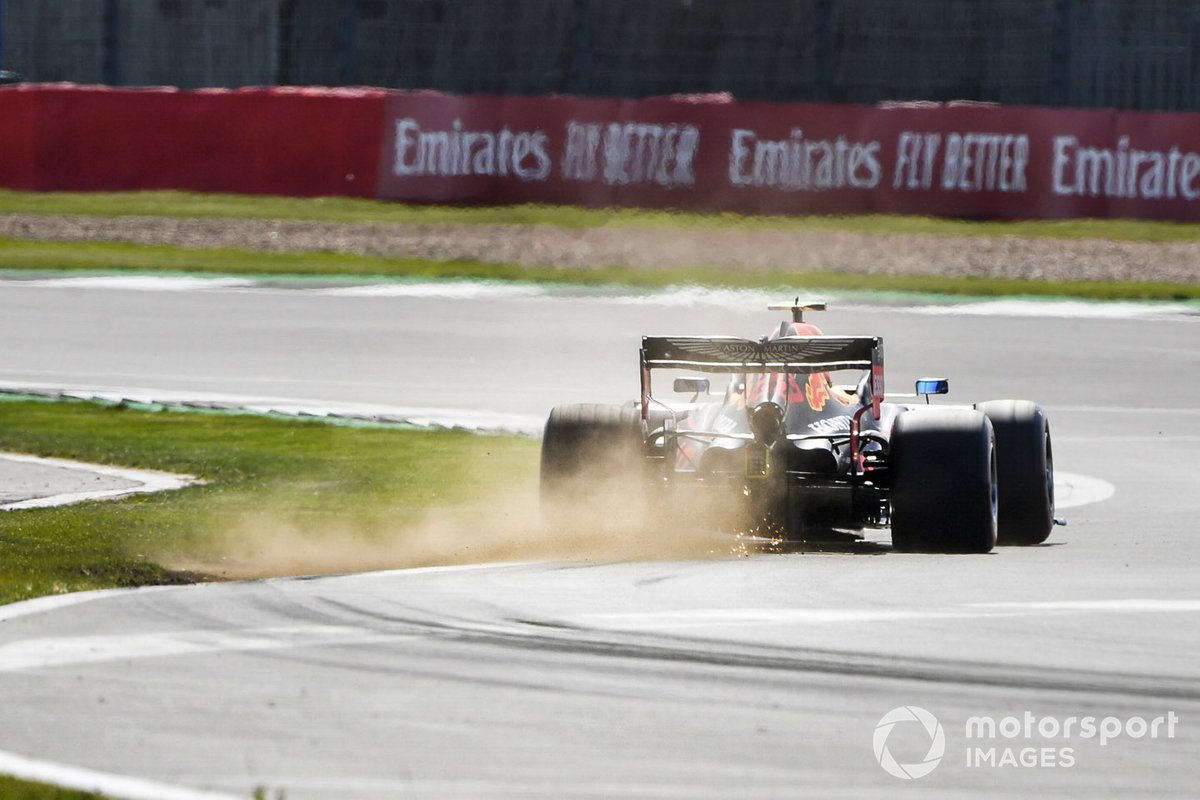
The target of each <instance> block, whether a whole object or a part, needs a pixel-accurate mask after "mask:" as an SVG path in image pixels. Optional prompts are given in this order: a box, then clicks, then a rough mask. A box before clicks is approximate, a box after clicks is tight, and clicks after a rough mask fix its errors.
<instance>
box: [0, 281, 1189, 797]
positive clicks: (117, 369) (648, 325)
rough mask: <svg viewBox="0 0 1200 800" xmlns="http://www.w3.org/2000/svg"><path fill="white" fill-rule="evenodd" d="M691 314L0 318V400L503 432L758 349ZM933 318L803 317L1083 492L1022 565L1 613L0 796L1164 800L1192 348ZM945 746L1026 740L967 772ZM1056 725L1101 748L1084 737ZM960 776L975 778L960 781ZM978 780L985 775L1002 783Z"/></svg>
mask: <svg viewBox="0 0 1200 800" xmlns="http://www.w3.org/2000/svg"><path fill="white" fill-rule="evenodd" d="M443 293H444V292H443ZM427 294H428V293H427ZM436 294H437V292H433V293H432V295H436ZM710 299H711V300H712V302H708V301H703V302H700V303H698V304H697V303H691V304H689V303H685V302H683V298H680V297H660V298H658V299H656V300H653V301H645V300H638V299H636V298H630V297H626V298H613V297H607V298H606V297H598V296H593V295H589V296H581V297H563V296H554V297H547V296H542V295H537V296H521V295H519V294H517V293H509V294H507V295H506V293H504V292H500V293H494V294H485V295H482V296H476V295H472V294H471V293H470V292H467V291H464V292H463V293H462V296H455V297H438V296H421V297H417V296H411V295H410V296H405V295H404V294H400V295H396V296H352V295H348V294H345V293H343V294H329V293H321V292H318V291H315V290H304V291H301V290H235V289H224V290H214V291H179V292H167V291H144V290H142V289H117V288H110V289H97V288H87V289H83V288H77V286H76V285H72V284H61V285H50V284H46V285H28V284H27V285H19V284H17V283H13V282H6V283H4V284H3V285H2V286H0V335H2V336H3V337H4V341H5V343H6V347H5V358H4V360H3V365H2V366H0V381H2V382H3V383H5V384H8V385H16V384H21V383H27V384H38V385H42V386H46V385H62V386H73V387H80V386H91V387H108V388H110V389H114V388H115V389H120V388H129V387H134V388H137V389H139V390H143V389H149V390H152V391H153V390H158V391H162V392H182V393H187V392H195V393H202V394H226V395H238V396H247V397H251V396H254V397H263V396H270V397H282V398H304V399H306V400H313V401H324V402H329V403H338V402H371V403H379V404H389V405H394V406H397V407H419V408H424V409H443V410H448V411H455V412H460V413H461V412H468V413H478V414H480V415H481V416H486V412H503V413H504V414H508V415H515V416H516V417H520V418H529V419H534V420H536V419H537V418H539V417H541V416H543V415H544V414H545V412H546V411H547V410H548V408H549V406H550V405H551V404H553V403H558V402H572V401H583V400H597V401H605V400H613V401H620V400H624V399H627V398H629V397H630V396H631V395H632V394H634V393H635V391H636V380H637V375H636V346H637V338H638V336H639V335H641V334H643V333H696V334H706V333H729V334H737V335H746V336H757V335H761V334H762V333H765V332H766V331H767V330H769V329H770V327H771V326H772V325H773V324H775V322H776V320H777V318H778V315H777V314H771V313H768V312H765V311H762V310H760V309H761V303H760V302H759V301H758V299H753V302H749V301H748V299H747V298H745V297H742V298H735V297H727V298H719V297H718V298H710ZM735 302H737V303H742V305H735ZM951 310H955V309H951ZM961 310H962V309H957V311H961ZM976 310H979V309H976ZM945 311H946V309H941V310H940V311H939V310H938V309H925V310H920V311H914V310H913V309H906V308H893V309H867V308H865V307H861V306H859V307H852V308H846V307H845V306H843V307H842V308H840V309H839V308H838V307H837V306H836V305H835V306H834V310H832V311H830V312H828V313H827V314H825V315H824V316H822V317H821V318H820V324H822V326H823V327H824V328H825V329H826V330H827V331H829V332H838V333H871V334H882V335H883V336H884V337H885V339H886V341H887V358H888V380H889V384H890V386H891V388H893V389H894V390H895V389H898V388H899V389H904V388H905V387H907V386H910V385H911V383H909V382H910V381H911V379H913V378H915V377H917V376H919V375H925V374H938V375H948V376H949V377H950V378H951V385H952V391H953V395H952V396H953V397H955V398H957V399H958V400H960V401H969V400H976V399H989V398H994V397H1012V396H1018V397H1029V398H1033V399H1037V400H1039V401H1040V402H1042V403H1043V405H1044V406H1045V407H1046V408H1047V409H1048V412H1049V415H1050V419H1051V424H1052V427H1053V433H1054V437H1055V451H1056V453H1055V454H1056V462H1057V465H1058V468H1059V469H1060V470H1063V471H1067V472H1070V473H1075V474H1083V475H1087V476H1092V477H1093V478H1095V479H1099V481H1106V482H1108V483H1110V484H1112V486H1113V487H1115V493H1114V494H1113V495H1112V496H1111V497H1110V498H1108V499H1105V500H1103V501H1101V502H1093V503H1090V504H1087V505H1080V506H1078V507H1075V508H1066V509H1063V510H1062V512H1061V513H1062V515H1063V516H1066V517H1067V518H1068V520H1069V522H1070V525H1069V526H1068V527H1066V528H1057V529H1056V530H1055V532H1054V533H1053V535H1052V537H1051V540H1050V542H1049V543H1048V544H1047V545H1046V546H1042V547H1035V548H1001V549H998V550H997V551H996V552H994V553H993V554H990V555H986V556H930V555H901V554H896V553H892V552H890V551H888V550H886V548H884V549H882V550H881V551H878V552H871V551H867V552H843V553H793V554H782V555H779V554H776V555H761V556H754V557H750V558H728V559H717V560H709V561H700V562H693V563H662V562H657V563H627V564H593V563H586V562H585V563H567V564H561V563H560V564H509V565H490V566H481V567H466V568H449V569H432V570H418V571H400V572H388V573H375V574H368V575H361V576H343V577H330V578H318V579H309V580H274V581H265V582H251V583H237V584H221V585H207V586H199V587H184V588H174V587H172V588H168V589H159V590H149V591H136V592H125V593H113V594H103V595H99V596H96V597H82V598H70V599H67V600H66V601H61V600H49V601H45V602H39V601H34V603H32V604H25V605H18V606H13V607H9V608H8V609H6V610H4V609H0V620H3V622H2V624H0V708H2V709H3V711H2V712H0V718H2V719H3V720H4V724H3V725H0V751H3V752H2V753H0V771H4V770H5V769H14V767H13V766H12V765H17V766H21V765H24V767H25V768H27V767H29V765H31V764H32V765H34V766H37V765H39V764H40V765H41V766H44V767H46V768H47V769H48V770H50V772H51V773H52V772H53V769H54V766H55V765H71V766H74V767H81V768H86V769H89V770H95V771H98V772H100V773H104V774H109V775H121V776H137V777H139V778H143V779H146V780H149V781H152V782H154V783H152V784H150V786H151V787H152V789H151V791H152V790H153V787H159V788H160V789H163V790H164V791H165V787H166V786H173V787H190V788H192V789H198V790H209V791H213V792H219V793H227V794H231V795H234V796H242V797H245V796H248V795H249V794H250V792H252V791H253V789H254V788H255V787H259V786H262V787H267V788H268V789H269V790H270V791H272V792H274V791H275V790H276V789H282V790H284V791H285V792H286V796H287V797H288V798H307V797H314V798H344V797H362V798H373V797H609V796H630V797H680V798H682V797H688V798H691V797H712V798H726V797H772V798H774V797H809V796H812V797H863V796H889V797H890V796H906V795H911V796H919V797H931V796H934V797H939V796H940V797H964V796H978V797H1007V796H1018V795H1021V796H1034V795H1036V796H1065V795H1068V794H1069V795H1072V796H1076V797H1131V796H1143V797H1172V796H1173V797H1194V796H1195V793H1196V787H1197V786H1200V759H1198V758H1197V755H1198V747H1200V676H1198V674H1197V669H1196V664H1197V663H1200V582H1198V581H1197V575H1198V570H1197V567H1198V563H1197V556H1196V552H1195V549H1196V548H1195V545H1194V542H1193V536H1194V527H1195V520H1196V519H1197V518H1200V493H1198V492H1197V487H1198V485H1200V482H1198V481H1197V476H1198V475H1200V471H1198V470H1197V468H1196V466H1195V452H1196V449H1197V445H1200V410H1198V409H1197V403H1196V397H1197V396H1198V395H1200V348H1198V347H1197V345H1196V335H1197V332H1198V331H1200V328H1198V327H1197V322H1198V321H1197V319H1196V318H1195V317H1194V316H1187V315H1155V314H1150V315H1146V316H1138V315H1136V314H1135V315H1134V317H1133V318H1120V317H1122V314H1119V313H1114V314H1109V313H1108V312H1106V311H1102V312H1099V313H1101V314H1104V315H1105V316H1101V317H1096V316H1095V313H1096V312H1095V309H1094V308H1093V309H1091V310H1089V309H1087V308H1082V309H1081V308H1078V307H1068V308H1065V309H1064V308H1056V307H1051V306H1043V307H1041V309H1040V311H1038V313H1037V314H1033V315H1030V314H1027V312H1028V311H1029V309H1028V308H1016V307H1013V308H1010V309H1009V312H1010V313H998V312H1002V311H1004V307H1000V308H996V307H991V309H990V311H991V312H992V313H970V314H963V313H945ZM1091 499H1097V498H1096V497H1092V498H1091ZM484 524H486V523H484ZM902 706H918V707H921V708H923V709H927V710H928V711H929V712H931V713H932V714H933V715H934V716H936V718H937V720H938V721H939V722H940V724H941V726H942V729H943V736H944V757H943V759H942V761H941V763H940V765H938V766H937V767H936V769H934V770H933V771H932V772H930V773H929V774H928V775H926V776H925V777H921V778H919V779H915V780H903V779H899V778H896V777H893V776H891V775H889V774H887V773H886V772H885V771H884V770H883V769H882V768H881V767H880V765H879V763H878V761H877V757H876V752H877V748H875V747H874V745H875V744H876V741H875V739H876V737H875V734H876V727H877V724H878V723H879V722H880V720H881V718H883V717H884V715H885V714H886V713H887V712H889V711H891V710H892V709H894V708H897V707H902ZM973 716H975V717H979V716H988V717H992V718H994V719H995V720H996V721H997V722H998V723H1003V718H1004V717H1013V718H1015V719H1017V720H1018V721H1020V722H1021V723H1022V726H1023V725H1024V723H1025V720H1026V718H1027V716H1028V718H1029V719H1030V720H1032V723H1030V724H1031V725H1032V729H1031V730H1030V731H1029V735H1028V736H1027V735H1026V731H1024V730H1021V731H1018V732H1017V733H1016V734H1015V735H1014V736H1013V737H1012V738H1006V737H1005V736H1004V735H1002V734H1001V733H999V732H998V733H997V734H996V736H995V737H992V738H985V739H978V738H976V739H968V738H967V736H966V733H967V731H966V725H967V720H968V718H970V717H973ZM1072 717H1074V718H1076V721H1075V722H1074V723H1072V724H1073V725H1074V726H1075V728H1074V732H1073V734H1072V735H1071V736H1065V735H1063V734H1062V732H1061V728H1062V727H1063V725H1064V724H1065V723H1066V721H1067V720H1068V719H1069V718H1072ZM1084 717H1096V718H1097V720H1098V721H1099V720H1103V719H1104V718H1105V717H1111V718H1113V719H1114V720H1116V722H1115V723H1110V725H1111V724H1118V725H1120V727H1121V729H1122V733H1121V734H1120V735H1118V736H1116V737H1115V738H1114V737H1109V740H1108V741H1107V742H1106V743H1105V744H1103V745H1101V743H1100V741H1099V737H1098V736H1096V737H1093V738H1084V737H1082V736H1081V735H1080V725H1082V721H1081V720H1082V718H1084ZM1158 717H1162V718H1163V721H1162V722H1161V723H1160V724H1159V725H1158V726H1156V727H1155V730H1156V731H1157V736H1151V735H1150V732H1149V731H1150V725H1151V724H1152V723H1153V722H1154V720H1155V718H1158ZM1137 719H1140V720H1141V721H1143V722H1145V723H1146V726H1147V727H1146V729H1145V730H1143V728H1142V727H1141V725H1140V724H1139V723H1138V722H1137V721H1132V722H1131V720H1137ZM1047 720H1049V722H1048V721H1047ZM1051 722H1052V723H1054V724H1055V725H1056V726H1057V727H1058V728H1059V731H1057V732H1053V733H1052V732H1051V731H1052V730H1053V726H1051V724H1050V723H1051ZM1168 726H1169V729H1168ZM1003 728H1004V725H1003V724H1001V729H1003ZM1009 730H1010V731H1011V729H1009ZM1168 730H1169V734H1170V735H1168ZM1139 731H1140V732H1141V733H1142V735H1141V736H1140V737H1138V736H1136V734H1137V733H1138V732H1139ZM883 732H884V733H886V732H887V731H886V730H885V731H883ZM879 741H882V742H884V743H885V744H886V747H887V751H888V753H890V754H891V755H892V756H893V757H894V758H895V760H896V761H897V762H899V763H900V764H905V765H909V769H910V771H913V770H916V771H919V770H920V767H912V765H914V764H919V763H920V762H921V761H922V760H924V759H925V758H926V756H927V755H928V753H927V751H928V750H929V749H930V746H931V741H932V740H931V737H930V735H929V734H927V733H926V732H925V730H924V729H923V728H921V727H920V726H919V725H918V724H917V723H912V722H909V723H900V724H898V725H897V726H896V727H895V728H894V729H893V730H892V731H891V735H890V736H889V737H887V738H886V739H882V738H880V739H879ZM976 747H980V748H982V749H983V750H985V751H986V750H987V749H989V748H994V749H995V755H994V756H993V759H994V761H995V763H996V764H997V765H995V766H990V765H988V764H987V759H986V756H985V758H984V765H982V766H980V765H969V764H968V761H969V759H970V757H971V755H972V753H973V752H974V748H976ZM1009 749H1011V750H1012V751H1013V753H1012V757H1014V758H1016V759H1017V765H1015V766H1014V765H1005V766H1000V764H1001V763H1004V762H1005V753H1006V751H1008V750H1009ZM1031 749H1033V755H1032V756H1031V755H1030V751H1031ZM1030 758H1035V759H1037V760H1038V761H1039V762H1040V763H1039V764H1038V765H1034V766H1030V765H1022V763H1021V762H1022V760H1025V761H1026V764H1027V763H1028V759H1030ZM31 759H32V760H31ZM33 760H36V763H35V761H33ZM1066 762H1071V763H1070V765H1067V763H1066ZM1048 764H1055V766H1050V765H1048ZM6 765H8V766H6ZM25 771H26V772H28V771H29V769H25ZM129 794H130V796H134V794H135V793H134V792H132V790H131V792H130V793H129ZM143 796H154V795H153V794H145V795H143ZM162 796H166V795H165V794H163V795H162ZM180 796H186V795H180Z"/></svg>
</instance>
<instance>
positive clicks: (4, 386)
mask: <svg viewBox="0 0 1200 800" xmlns="http://www.w3.org/2000/svg"><path fill="white" fill-rule="evenodd" d="M0 393H7V394H31V395H38V396H47V397H67V398H72V399H76V400H89V401H92V400H99V401H103V402H106V403H120V402H126V403H141V404H145V405H165V406H193V407H196V408H197V409H200V410H203V409H205V408H211V409H214V410H227V411H246V412H249V413H253V414H280V415H282V416H289V417H318V418H319V417H330V418H333V419H345V420H361V421H366V422H371V421H379V422H391V423H398V424H403V425H412V426H414V427H418V428H440V429H449V430H467V431H477V432H481V433H487V432H502V433H520V434H532V433H540V432H541V430H542V425H543V424H544V423H545V419H544V418H543V417H535V416H532V415H530V414H513V413H507V412H503V411H484V410H475V409H461V408H427V407H417V406H392V405H384V404H376V403H346V402H336V401H330V400H308V399H304V398H294V397H293V398H288V397H264V396H262V395H238V394H223V393H214V392H192V391H179V390H172V389H148V388H145V387H139V386H83V385H63V384H58V383H37V382H28V381H21V382H16V381H0Z"/></svg>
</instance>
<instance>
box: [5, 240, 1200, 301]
mask: <svg viewBox="0 0 1200 800" xmlns="http://www.w3.org/2000/svg"><path fill="white" fill-rule="evenodd" d="M5 269H7V270H21V271H33V272H43V273H61V272H63V271H72V272H81V271H82V272H88V273H101V274H107V273H122V272H132V273H153V274H170V273H185V274H192V275H209V276H211V275H243V276H250V277H255V278H280V279H285V278H292V277H308V278H342V279H345V278H384V279H483V280H504V281H533V282H538V283H547V284H558V285H565V286H593V287H594V286H625V287H639V288H647V289H659V288H664V287H667V286H678V285H681V284H696V285H702V286H719V287H728V288H762V289H784V290H790V289H814V290H820V289H824V290H829V291H837V290H855V291H859V290H861V291H873V292H921V293H931V294H947V295H969V296H981V297H1012V296H1031V297H1080V298H1086V299H1092V300H1197V299H1200V284H1190V283H1151V282H1127V283H1108V282H1102V281H1040V280H1039V281H1032V280H1009V279H999V278H947V277H940V276H933V275H856V274H849V273H835V272H786V271H744V272H734V271H731V270H729V269H727V268H722V267H704V266H699V267H681V268H678V269H670V270H641V269H635V268H632V267H600V268H595V269H566V268H559V267H547V266H523V265H520V264H492V263H485V262H482V261H470V260H454V261H426V260H421V259H407V258H378V257H372V256H354V255H342V254H338V253H294V254H293V253H257V252H249V251H243V250H192V249H187V248H181V247H151V246H142V245H132V244H108V243H104V244H64V243H57V242H31V241H25V240H19V239H3V238H0V270H5Z"/></svg>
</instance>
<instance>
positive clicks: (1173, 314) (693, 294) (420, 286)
mask: <svg viewBox="0 0 1200 800" xmlns="http://www.w3.org/2000/svg"><path fill="white" fill-rule="evenodd" d="M0 284H5V285H8V286H12V287H14V288H31V289H88V290H120V291H141V292H269V293H280V292H304V293H312V294H320V295H322V296H326V297H344V298H362V297H368V298H389V297H393V298H424V297H427V298H442V299H464V298H470V299H497V300H531V301H535V302H536V301H542V300H563V299H567V300H571V301H575V302H589V303H608V304H614V305H649V306H658V307H684V308H691V307H717V308H731V307H733V308H739V307H740V308H747V307H749V308H753V307H756V306H764V305H766V304H767V303H768V302H773V301H775V300H778V299H779V297H778V295H779V292H770V291H763V290H759V289H710V288H705V287H699V286H688V285H679V286H668V287H666V288H664V289H660V290H657V291H649V292H647V291H630V290H628V289H621V288H620V287H613V288H611V289H608V290H581V289H579V288H578V287H571V286H547V285H542V284H536V283H521V282H515V281H509V282H504V281H471V280H445V281H386V282H382V281H381V282H371V281H364V282H362V283H355V284H351V285H343V286H334V287H330V286H328V285H326V286H314V285H311V284H305V283H298V284H293V285H287V284H286V283H284V282H282V281H279V280H275V281H271V280H266V281H263V280H259V279H254V278H234V277H191V276H178V275H167V276H155V275H136V274H134V275H79V276H70V275H63V276H55V277H50V278H32V279H27V278H14V277H11V276H9V277H0ZM827 296H828V297H830V298H832V299H834V300H835V302H837V303H838V307H839V308H840V309H842V310H845V311H868V312H871V313H879V312H881V311H886V312H894V313H901V314H922V315H935V316H941V315H970V316H998V317H1056V318H1059V319H1162V320H1172V321H1191V322H1196V321H1200V306H1198V305H1197V304H1195V303H1170V302H1157V303H1156V302H1136V301H1088V300H1069V299H1055V298H1046V299H1027V298H1011V299H999V300H993V299H980V298H968V297H964V298H961V299H960V298H953V299H950V298H947V299H946V300H945V301H944V302H932V303H931V302H929V300H928V296H924V297H922V296H921V295H914V296H913V299H912V300H909V301H908V304H907V305H905V304H902V303H903V302H904V301H903V300H901V301H899V302H897V301H896V300H895V299H894V297H902V295H899V294H897V295H894V296H893V295H889V296H888V299H887V300H885V301H882V302H878V303H873V304H872V303H871V300H870V298H871V293H870V292H865V293H855V292H845V293H838V292H833V293H827Z"/></svg>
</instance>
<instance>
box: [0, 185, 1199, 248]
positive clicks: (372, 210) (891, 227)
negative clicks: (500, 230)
mask: <svg viewBox="0 0 1200 800" xmlns="http://www.w3.org/2000/svg"><path fill="white" fill-rule="evenodd" d="M0 213H26V214H80V215H90V216H153V217H180V218H188V217H194V218H234V219H243V218H250V219H293V220H310V221H319V222H360V223H368V222H370V223H380V222H384V223H386V222H392V223H418V224H425V225H443V224H512V225H532V224H542V225H557V226H560V227H566V228H598V227H604V226H612V225H616V226H621V225H633V226H650V227H682V228H716V229H721V228H739V229H750V230H766V229H774V230H837V231H857V232H863V233H879V234H883V233H890V234H929V235H937V236H972V235H973V236H1038V237H1050V238H1063V239H1079V238H1100V239H1118V240H1125V241H1143V242H1180V241H1197V240H1200V225H1198V224H1192V223H1176V222H1156V221H1147V220H1099V219H1083V220H1057V221H1024V222H994V221H979V220H951V219H935V218H932V217H915V216H900V215H865V216H847V217H831V216H808V217H784V216H778V217H755V216H744V215H739V214H728V213H724V214H716V213H714V214H698V213H683V212H672V211H650V210H645V209H588V208H577V207H574V206H538V205H523V206H502V207H473V208H463V207H456V206H415V205H404V204H401V203H391V202H384V201H378V200H362V199H354V198H343V197H323V198H290V197H263V196H247V195H219V194H194V193H189V192H174V191H154V192H18V191H0Z"/></svg>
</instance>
